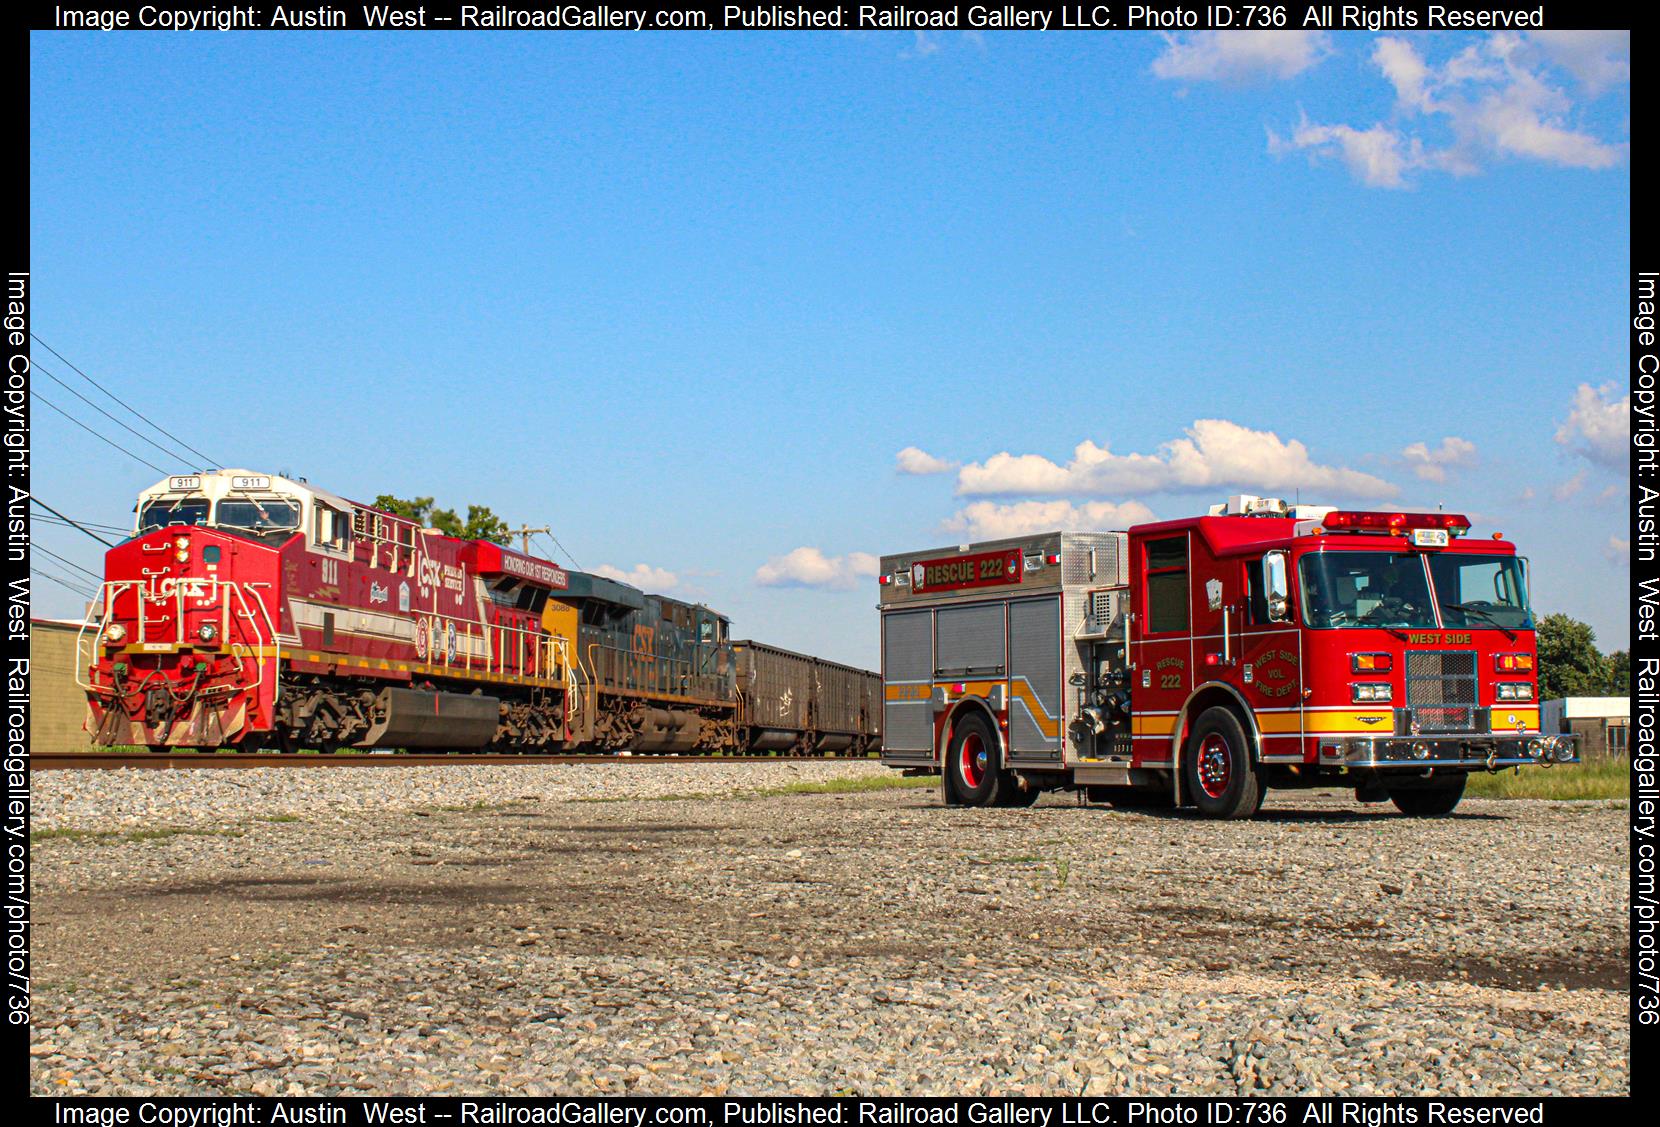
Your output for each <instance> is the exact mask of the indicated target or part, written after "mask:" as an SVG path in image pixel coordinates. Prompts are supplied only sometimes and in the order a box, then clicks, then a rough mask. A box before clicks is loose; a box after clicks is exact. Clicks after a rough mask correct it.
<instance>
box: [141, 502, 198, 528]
mask: <svg viewBox="0 0 1660 1127" xmlns="http://www.w3.org/2000/svg"><path fill="white" fill-rule="evenodd" d="M207 522H208V502H207V499H206V498H203V497H180V498H177V499H176V500H168V499H166V498H163V499H162V500H160V501H151V502H150V503H149V504H148V505H145V506H144V508H143V509H141V510H140V511H139V514H138V531H139V533H140V534H142V533H145V532H154V531H155V530H156V529H158V528H173V527H174V526H176V525H181V524H188V525H196V524H206V523H207Z"/></svg>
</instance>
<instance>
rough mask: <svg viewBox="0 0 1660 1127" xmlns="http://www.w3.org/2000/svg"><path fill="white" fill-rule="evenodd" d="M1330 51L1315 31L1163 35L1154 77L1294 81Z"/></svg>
mask: <svg viewBox="0 0 1660 1127" xmlns="http://www.w3.org/2000/svg"><path fill="white" fill-rule="evenodd" d="M1329 51H1330V46H1329V41H1328V40H1327V38H1326V35H1325V33H1324V32H1319V31H1196V32H1193V33H1192V34H1191V35H1186V36H1176V35H1166V36H1165V37H1164V51H1163V53H1162V54H1160V55H1159V57H1158V58H1156V59H1154V60H1153V73H1154V74H1155V75H1157V76H1158V77H1159V78H1171V79H1178V80H1181V81H1186V82H1251V81H1255V80H1258V79H1276V78H1293V77H1295V76H1297V75H1299V74H1301V73H1303V71H1305V70H1308V69H1309V68H1310V67H1312V66H1314V65H1315V64H1316V63H1318V62H1319V61H1320V60H1321V59H1323V58H1325V57H1326V55H1327V54H1328V53H1329Z"/></svg>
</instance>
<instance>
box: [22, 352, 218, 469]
mask: <svg viewBox="0 0 1660 1127" xmlns="http://www.w3.org/2000/svg"><path fill="white" fill-rule="evenodd" d="M29 335H30V336H31V337H33V338H34V340H35V343H36V344H38V345H40V346H41V347H42V348H44V349H45V350H46V351H47V352H50V353H51V354H52V355H53V356H56V357H57V358H58V359H59V360H62V361H63V362H64V363H65V364H68V365H69V366H70V368H72V369H74V372H75V374H76V375H78V376H80V377H81V378H82V379H83V380H85V381H86V382H87V383H89V384H91V385H92V386H93V387H95V388H97V389H98V390H99V391H101V392H103V393H104V394H105V395H107V396H109V397H110V398H111V399H113V400H115V401H116V402H117V403H119V404H121V406H123V407H125V408H126V409H127V410H129V411H131V412H132V413H133V414H134V415H137V416H138V417H139V418H140V419H143V420H144V421H145V422H146V423H149V424H150V426H152V427H154V428H155V429H156V430H157V431H158V432H160V433H161V434H165V435H166V436H167V437H168V438H171V439H172V440H173V441H174V442H177V443H178V444H179V445H180V446H182V447H184V448H185V449H186V450H188V451H190V452H191V453H192V454H194V455H196V456H197V457H198V458H201V459H202V460H203V462H205V463H206V464H207V465H210V466H220V465H224V463H223V462H216V461H214V460H213V459H212V458H209V457H208V456H207V455H206V454H204V453H202V452H201V451H200V450H198V449H196V448H195V447H194V446H192V445H190V443H188V442H186V441H185V440H184V439H182V438H180V437H179V436H178V435H176V434H174V433H173V432H172V431H170V430H168V429H167V428H166V427H163V426H161V425H159V424H157V423H153V422H150V420H149V418H147V417H146V416H145V415H144V414H143V413H142V412H141V411H139V410H138V409H137V408H136V407H133V406H132V405H130V404H129V403H127V402H126V401H125V400H123V399H122V398H121V397H120V396H119V395H116V394H115V393H114V392H113V391H111V390H110V389H109V388H107V387H105V386H104V385H103V384H101V383H99V382H98V381H97V380H95V379H93V378H92V377H91V376H89V375H87V374H86V373H85V372H83V371H81V369H80V368H78V367H76V366H75V362H74V361H73V360H71V359H70V358H69V357H67V356H65V355H64V354H63V353H61V352H59V351H58V350H57V349H55V348H53V347H52V346H51V345H49V344H47V343H46V342H45V341H43V340H41V339H40V334H39V333H35V332H31V333H30V334H29Z"/></svg>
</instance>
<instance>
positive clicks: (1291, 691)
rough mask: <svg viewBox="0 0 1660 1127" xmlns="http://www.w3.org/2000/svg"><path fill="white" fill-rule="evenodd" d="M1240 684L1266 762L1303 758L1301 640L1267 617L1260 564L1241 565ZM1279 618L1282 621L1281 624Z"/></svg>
mask: <svg viewBox="0 0 1660 1127" xmlns="http://www.w3.org/2000/svg"><path fill="white" fill-rule="evenodd" d="M1242 568H1243V571H1244V575H1243V576H1242V579H1243V587H1244V590H1245V599H1244V604H1245V605H1244V606H1243V607H1242V608H1241V612H1240V615H1239V617H1240V621H1241V624H1240V629H1239V633H1240V644H1239V661H1240V665H1239V684H1240V688H1241V690H1242V691H1243V692H1244V694H1245V699H1246V701H1247V702H1249V704H1250V706H1251V710H1252V711H1253V712H1255V713H1256V719H1257V728H1258V730H1259V731H1261V733H1262V754H1263V756H1264V757H1266V758H1277V757H1281V756H1283V757H1284V758H1286V759H1293V758H1296V759H1301V758H1302V754H1301V753H1302V737H1303V664H1302V646H1301V636H1300V634H1299V633H1298V631H1297V629H1296V627H1295V625H1294V624H1293V623H1291V622H1290V621H1279V622H1275V621H1273V619H1272V616H1271V615H1270V613H1269V604H1268V592H1267V587H1266V584H1265V579H1264V573H1263V561H1262V560H1261V559H1256V560H1249V561H1246V562H1245V563H1244V564H1243V565H1242ZM1283 617H1284V616H1283V615H1282V618H1283Z"/></svg>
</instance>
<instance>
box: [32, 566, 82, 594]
mask: <svg viewBox="0 0 1660 1127" xmlns="http://www.w3.org/2000/svg"><path fill="white" fill-rule="evenodd" d="M29 574H30V575H38V576H40V577H41V578H42V579H49V580H51V581H52V582H53V583H56V584H57V585H58V586H59V587H66V588H68V589H69V590H71V591H73V592H75V594H77V595H80V596H81V597H82V598H84V599H90V598H92V592H91V591H88V590H87V589H86V588H85V587H82V586H80V585H79V584H76V583H71V582H70V581H69V580H67V579H65V578H64V577H63V576H61V575H56V574H54V573H52V572H50V571H47V570H46V569H45V568H43V567H40V566H39V565H38V564H37V565H36V566H34V567H31V568H30V569H29Z"/></svg>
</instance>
